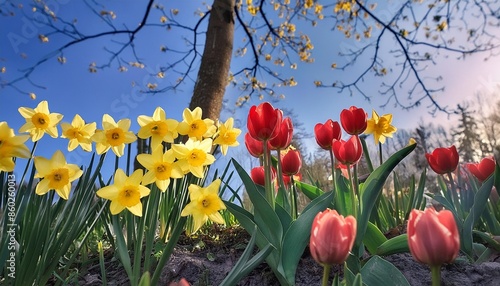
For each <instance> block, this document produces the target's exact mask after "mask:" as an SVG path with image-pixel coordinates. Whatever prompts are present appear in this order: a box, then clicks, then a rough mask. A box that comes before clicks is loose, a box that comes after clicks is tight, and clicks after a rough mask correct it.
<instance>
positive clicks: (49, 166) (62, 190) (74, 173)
mask: <svg viewBox="0 0 500 286" xmlns="http://www.w3.org/2000/svg"><path fill="white" fill-rule="evenodd" d="M35 168H36V171H37V174H36V175H35V178H43V179H42V180H41V181H40V182H39V183H38V185H36V189H35V192H36V194H37V195H44V194H46V193H47V192H48V191H50V190H55V191H56V192H57V194H58V195H59V196H60V197H61V198H63V199H65V200H67V199H68V197H69V192H70V190H71V182H73V181H74V180H76V179H78V178H80V177H81V176H82V174H83V171H82V170H80V168H79V167H78V166H77V165H75V164H68V163H66V158H64V154H63V153H62V152H61V151H60V150H57V151H56V152H55V153H54V155H52V158H51V159H50V160H49V159H46V158H43V157H38V156H37V157H35Z"/></svg>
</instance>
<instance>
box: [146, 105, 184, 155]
mask: <svg viewBox="0 0 500 286" xmlns="http://www.w3.org/2000/svg"><path fill="white" fill-rule="evenodd" d="M137 123H139V126H141V128H140V129H139V133H138V136H139V138H141V139H147V138H149V137H151V147H152V149H154V148H156V146H158V145H159V144H161V143H162V142H167V143H173V142H174V139H175V138H177V136H179V134H178V133H177V125H179V122H178V121H177V120H174V119H166V115H165V111H164V110H163V108H161V107H157V108H156V110H155V112H154V113H153V117H150V116H146V115H140V116H139V117H137Z"/></svg>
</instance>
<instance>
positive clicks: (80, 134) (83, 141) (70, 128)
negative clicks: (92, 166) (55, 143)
mask: <svg viewBox="0 0 500 286" xmlns="http://www.w3.org/2000/svg"><path fill="white" fill-rule="evenodd" d="M61 128H62V135H61V137H62V138H67V139H69V142H68V151H73V150H75V149H76V147H78V145H80V146H81V147H82V149H83V150H85V151H87V152H90V151H92V140H91V139H90V137H91V136H92V135H94V133H95V129H96V123H95V122H92V123H87V124H86V123H85V121H84V120H83V119H82V117H81V116H80V115H78V114H76V115H75V117H73V121H71V124H69V123H67V122H63V123H61Z"/></svg>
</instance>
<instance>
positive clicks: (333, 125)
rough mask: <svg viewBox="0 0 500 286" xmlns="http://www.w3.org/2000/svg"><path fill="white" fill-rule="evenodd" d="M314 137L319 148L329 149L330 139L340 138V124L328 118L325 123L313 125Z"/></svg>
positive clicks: (330, 145)
mask: <svg viewBox="0 0 500 286" xmlns="http://www.w3.org/2000/svg"><path fill="white" fill-rule="evenodd" d="M314 137H315V138H316V143H318V145H319V146H320V147H321V148H323V149H325V150H330V148H332V140H333V139H337V140H340V138H341V137H342V130H341V129H340V124H339V123H338V122H337V121H333V120H331V119H328V120H327V121H326V122H325V124H321V123H318V124H316V125H315V126H314Z"/></svg>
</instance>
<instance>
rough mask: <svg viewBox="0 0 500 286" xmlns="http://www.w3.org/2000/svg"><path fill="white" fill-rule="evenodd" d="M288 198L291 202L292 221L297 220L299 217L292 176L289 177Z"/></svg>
mask: <svg viewBox="0 0 500 286" xmlns="http://www.w3.org/2000/svg"><path fill="white" fill-rule="evenodd" d="M290 183H291V186H290V198H291V200H292V217H293V219H297V217H298V216H299V214H298V210H297V209H298V208H297V189H295V180H294V179H293V175H292V176H290Z"/></svg>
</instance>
